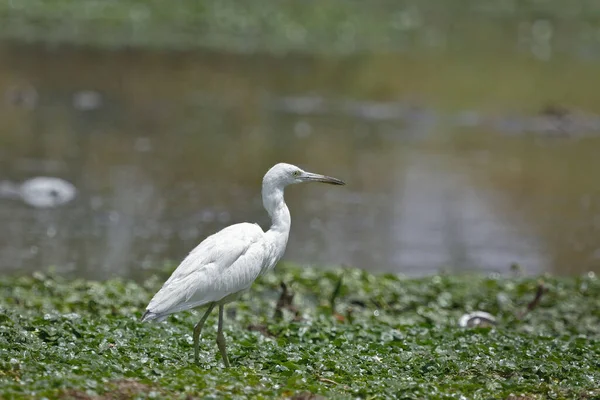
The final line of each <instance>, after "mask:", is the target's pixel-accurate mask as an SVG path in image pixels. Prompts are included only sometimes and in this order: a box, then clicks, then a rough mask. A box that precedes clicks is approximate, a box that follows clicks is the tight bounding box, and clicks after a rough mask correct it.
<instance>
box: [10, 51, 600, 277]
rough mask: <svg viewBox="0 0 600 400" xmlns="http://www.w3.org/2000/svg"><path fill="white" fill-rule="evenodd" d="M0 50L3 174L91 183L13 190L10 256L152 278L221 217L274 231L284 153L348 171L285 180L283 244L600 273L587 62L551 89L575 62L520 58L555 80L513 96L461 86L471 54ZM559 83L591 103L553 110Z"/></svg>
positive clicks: (413, 264) (385, 258) (341, 254)
mask: <svg viewBox="0 0 600 400" xmlns="http://www.w3.org/2000/svg"><path fill="white" fill-rule="evenodd" d="M0 53H1V54H0V56H1V57H0V88H2V90H3V91H4V93H8V94H7V95H6V96H5V101H4V103H3V104H1V105H0V156H1V160H0V163H1V164H0V165H1V171H2V176H0V180H4V181H8V182H23V181H25V180H27V179H29V178H32V177H34V176H56V177H60V178H63V179H65V180H67V181H69V182H72V183H73V184H74V185H75V187H76V188H77V194H78V195H77V197H76V198H75V199H74V200H73V201H72V202H70V203H68V204H64V205H62V206H59V207H56V208H48V209H35V208H32V207H31V206H28V205H26V204H24V203H23V202H22V201H19V199H18V198H15V197H14V196H6V197H5V198H1V199H0V202H1V203H0V204H1V207H0V221H1V223H2V226H3V229H2V230H1V231H0V246H1V247H0V248H1V252H0V271H2V272H26V271H31V270H34V269H40V268H46V267H48V266H50V265H55V266H57V267H59V268H60V269H61V270H62V271H65V272H67V271H72V272H74V273H76V274H80V275H84V276H91V277H96V278H104V277H109V276H113V275H127V276H131V277H138V278H139V277H143V276H145V275H147V274H148V273H149V271H151V270H152V269H153V268H157V267H160V266H162V264H163V263H165V262H176V261H179V260H180V259H182V258H183V257H184V256H185V255H186V254H187V252H188V251H190V250H191V249H192V248H193V247H194V246H195V245H196V244H197V243H198V242H199V241H200V240H202V239H203V238H204V237H206V236H207V235H209V234H210V233H213V232H215V231H216V230H218V229H220V228H222V227H224V226H226V225H229V224H232V223H235V222H240V221H256V222H258V223H259V224H261V226H262V227H263V228H267V227H268V223H269V221H268V218H267V215H266V213H265V212H264V210H263V209H262V204H261V200H260V192H259V191H260V181H261V178H262V175H263V174H264V173H265V172H266V170H267V169H268V168H269V167H270V166H271V165H273V164H274V163H276V162H280V161H285V162H290V163H294V164H298V165H300V166H302V167H305V168H306V169H308V170H310V171H315V172H319V173H324V174H327V175H332V176H336V177H340V178H342V179H344V180H345V181H346V182H347V183H348V184H347V186H345V187H342V188H335V190H332V188H329V187H323V186H321V185H306V186H303V187H292V188H289V189H288V191H287V193H286V199H287V201H288V204H289V206H290V209H291V213H292V232H291V236H290V241H289V244H288V250H287V253H286V256H285V259H287V260H293V261H297V262H301V263H310V264H319V265H330V264H334V265H339V264H348V265H354V266H358V267H363V268H366V269H371V270H389V271H399V272H405V273H409V274H424V273H431V272H434V271H437V270H439V269H440V268H443V269H447V270H463V269H471V268H479V269H485V270H489V271H492V270H493V271H500V272H506V271H508V270H509V267H510V265H511V264H512V263H518V264H520V265H521V266H522V267H523V268H524V270H525V271H527V272H530V273H536V272H540V271H553V272H558V273H575V272H581V271H584V270H588V269H593V270H596V271H598V270H600V257H598V252H600V250H599V249H600V244H598V243H599V242H598V239H600V224H598V221H597V220H598V216H597V215H600V210H599V209H598V207H597V204H598V199H599V198H600V197H599V196H598V195H599V194H600V180H597V179H595V178H591V177H593V175H594V173H593V171H600V165H597V164H599V162H598V161H596V160H597V159H598V157H597V154H598V150H600V143H599V141H598V140H597V139H596V135H597V134H598V132H599V131H600V129H599V126H600V120H599V118H598V117H597V116H596V115H595V114H594V113H593V111H594V110H596V111H597V110H599V109H600V100H599V99H598V97H597V96H598V94H597V91H596V90H595V89H592V88H590V85H589V84H587V83H586V80H588V79H591V77H593V76H595V74H596V72H595V71H596V70H595V69H593V68H590V67H589V65H579V66H578V65H576V64H573V65H570V64H568V65H567V66H566V67H564V66H563V67H562V68H571V69H574V70H575V72H577V73H578V74H579V76H580V79H581V81H580V80H575V81H573V83H572V85H571V86H570V87H569V90H568V93H567V92H563V89H564V87H563V86H562V84H561V83H556V85H555V86H552V85H553V84H554V83H555V82H558V81H559V80H558V77H560V76H561V74H563V73H564V72H565V71H564V70H563V69H561V67H560V65H564V64H560V65H559V66H557V65H555V64H548V66H547V67H543V66H540V65H538V64H529V62H525V61H524V62H523V63H522V64H521V66H522V70H523V73H524V74H529V75H530V76H536V75H535V72H536V71H540V70H542V71H543V72H544V74H542V75H544V76H545V77H546V78H545V79H546V80H545V81H543V82H541V83H543V84H544V85H545V86H544V91H543V93H542V94H540V95H539V97H537V98H536V97H534V94H532V93H530V94H529V97H527V96H525V98H523V97H519V98H518V99H517V100H513V101H512V102H511V101H508V100H507V99H506V98H505V97H504V96H505V95H504V94H503V95H501V96H494V90H490V91H489V93H487V92H486V94H483V93H479V95H477V93H475V92H471V93H465V96H463V97H457V96H456V94H457V93H461V91H460V88H461V87H464V83H465V80H468V79H472V78H471V76H472V75H473V70H472V65H468V66H467V65H466V64H467V62H465V66H464V70H462V69H460V68H457V65H456V64H455V63H453V62H452V60H449V62H448V67H447V68H444V67H443V65H442V64H438V65H439V69H438V70H437V71H435V74H434V73H433V72H432V70H431V69H429V68H426V66H427V65H428V64H429V62H430V61H431V60H430V59H424V60H422V61H421V64H419V62H418V61H417V60H414V59H412V60H406V59H404V58H402V57H395V58H394V57H388V56H386V57H383V58H373V59H371V58H366V59H364V60H356V59H353V60H345V59H335V60H322V59H311V58H309V57H297V58H293V57H292V58H286V59H278V58H276V57H267V56H261V57H259V56H231V55H219V54H214V53H206V54H193V55H185V54H177V55H173V54H159V53H139V54H127V53H99V52H86V51H78V52H77V51H75V52H72V51H66V50H62V51H45V50H41V49H35V48H3V49H2V51H1V52H0ZM472 62H473V61H472V60H469V63H472ZM482 62H484V61H482ZM515 62H519V61H518V60H515ZM67 65H68V66H70V67H71V69H69V70H66V69H65V66H67ZM493 65H495V63H494V62H490V64H489V65H488V64H486V65H484V66H486V67H488V68H487V69H484V70H485V73H484V75H485V74H492V75H494V74H495V75H494V76H490V75H488V76H479V77H477V79H480V80H481V81H485V82H490V88H491V89H493V88H494V87H495V88H497V89H498V90H499V91H502V90H503V89H502V88H503V86H505V85H508V84H510V83H511V82H512V79H514V78H515V76H514V75H508V76H507V75H504V73H505V70H504V69H503V68H501V67H498V69H496V70H494V69H493V68H494V67H493ZM392 68H394V69H395V74H388V75H386V74H381V76H378V75H377V74H375V73H374V72H373V70H381V71H384V72H386V71H391V70H392ZM339 71H343V72H344V74H343V76H342V77H339V76H337V74H338V72H339ZM407 76H409V77H410V80H411V81H410V83H408V84H406V85H403V83H402V82H403V79H405V78H398V77H407ZM334 78H335V79H334ZM473 79H474V78H473ZM536 79H537V78H536ZM332 80H333V81H334V82H335V83H332ZM388 81H389V82H388ZM516 81H517V84H519V82H520V80H519V79H516ZM588 82H589V81H588ZM419 85H420V86H419ZM467 86H468V85H467ZM548 86H549V87H548ZM518 90H519V91H520V93H523V88H522V87H519V88H518ZM531 91H532V92H535V91H536V87H532V88H531ZM579 95H580V97H578V96H579ZM553 96H557V97H553ZM523 99H524V100H523ZM557 99H558V100H562V99H567V100H565V101H568V100H569V99H575V100H572V101H571V102H569V103H568V104H569V105H570V106H571V105H574V106H575V107H578V108H581V109H583V110H586V112H583V111H577V110H576V109H575V110H571V109H569V110H567V111H566V112H563V113H558V114H557V113H556V112H554V111H552V110H550V111H548V110H545V109H543V107H545V106H546V105H547V104H548V103H550V102H552V101H558V100H557ZM518 101H523V103H520V104H516V103H518ZM448 104H452V106H448ZM478 107H479V108H478ZM490 110H493V111H490ZM517 110H537V111H536V112H535V115H534V113H533V112H530V113H529V115H528V114H527V113H526V112H520V113H519V112H517ZM538 111H539V112H538ZM557 121H558V123H557ZM564 121H568V122H565V123H563V122H564ZM506 133H509V135H506ZM557 133H558V134H557ZM581 138H585V142H582V140H584V139H581ZM506 143H510V144H506ZM582 143H583V144H582ZM577 146H579V147H577ZM575 147H577V148H578V149H579V150H576V149H575ZM553 157H557V158H558V159H560V160H561V161H558V162H555V163H554V165H553V164H552V161H551V160H552V159H553ZM560 168H568V172H567V173H565V171H563V170H560ZM594 168H595V169H594ZM586 196H587V197H586ZM573 199H577V201H573ZM581 199H587V200H585V201H583V200H581ZM550 214H551V215H552V217H553V219H552V220H551V221H552V223H549V222H548V221H549V220H548V218H547V217H548V215H550ZM573 226H577V227H579V228H578V229H576V230H574V229H572V227H573ZM595 246H597V248H596V247H595Z"/></svg>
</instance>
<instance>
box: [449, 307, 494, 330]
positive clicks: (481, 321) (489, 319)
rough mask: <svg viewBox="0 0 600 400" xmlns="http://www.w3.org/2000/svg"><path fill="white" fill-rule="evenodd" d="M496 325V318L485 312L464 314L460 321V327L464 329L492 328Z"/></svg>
mask: <svg viewBox="0 0 600 400" xmlns="http://www.w3.org/2000/svg"><path fill="white" fill-rule="evenodd" d="M495 324H496V318H495V317H494V316H493V315H492V314H490V313H487V312H485V311H473V312H472V313H469V314H463V315H462V316H461V317H460V319H459V320H458V325H459V326H460V327H462V328H467V327H469V328H471V327H474V326H490V325H495Z"/></svg>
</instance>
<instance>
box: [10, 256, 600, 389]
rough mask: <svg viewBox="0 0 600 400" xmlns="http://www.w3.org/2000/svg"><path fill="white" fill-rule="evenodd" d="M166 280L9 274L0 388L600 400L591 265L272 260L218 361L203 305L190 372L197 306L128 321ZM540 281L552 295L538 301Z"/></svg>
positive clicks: (598, 313) (238, 312)
mask: <svg viewBox="0 0 600 400" xmlns="http://www.w3.org/2000/svg"><path fill="white" fill-rule="evenodd" d="M340 277H343V279H342V282H341V284H340ZM163 278H164V276H163V277H160V278H158V277H156V278H152V279H149V280H147V281H146V282H144V283H143V284H137V283H134V282H131V281H124V280H121V279H112V280H109V281H106V282H92V281H84V280H78V279H77V280H67V279H65V278H61V277H59V276H56V275H55V274H49V275H46V274H42V273H37V274H34V275H33V276H27V277H13V278H4V279H3V280H2V282H1V283H0V397H3V398H6V399H12V398H29V397H35V398H40V397H43V396H46V397H48V398H57V397H58V398H79V399H82V398H84V399H85V398H94V397H95V396H100V395H102V394H103V393H106V392H107V391H108V392H111V393H112V396H113V397H112V398H130V397H132V396H138V395H139V396H142V397H159V398H161V397H180V398H185V397H186V396H188V395H190V396H192V398H223V397H227V398H247V397H249V396H250V397H258V398H285V397H293V396H300V395H302V394H303V395H304V396H305V397H297V398H309V397H308V395H307V393H313V394H319V395H323V396H326V397H327V398H356V397H360V398H384V397H395V398H440V399H442V398H459V396H460V395H464V396H466V397H467V398H473V399H487V398H504V399H508V398H511V399H516V398H520V399H537V398H555V399H562V398H580V399H591V398H598V397H600V389H599V388H600V279H598V278H597V277H596V276H595V275H593V274H589V275H585V276H581V277H571V278H556V277H545V276H544V277H539V278H535V279H534V278H524V277H510V278H507V277H499V276H481V275H465V276H457V275H452V276H446V275H439V276H433V277H427V278H418V279H416V278H410V279H408V278H401V277H397V276H393V275H372V274H369V273H367V272H363V271H360V270H355V269H346V270H341V269H327V270H319V269H315V268H307V269H302V268H297V267H293V266H289V265H284V266H279V267H278V269H277V270H276V272H275V273H273V274H269V275H268V276H266V277H264V278H262V280H261V281H260V282H258V283H257V284H256V285H255V286H254V288H253V290H252V291H251V293H250V294H249V295H246V297H244V298H243V300H242V301H240V302H237V303H233V304H231V305H230V306H229V307H228V309H226V310H228V311H229V313H228V314H229V315H228V318H227V324H226V335H227V338H228V349H229V353H230V358H231V361H232V364H233V366H234V367H233V368H231V369H229V370H227V369H225V368H223V367H222V364H221V361H220V359H219V356H218V350H217V347H216V344H215V322H216V321H215V314H214V313H213V315H211V318H210V319H209V320H208V323H207V326H206V327H205V330H204V332H203V334H204V335H203V339H202V341H201V365H200V366H196V365H194V364H193V362H192V360H193V352H192V338H191V334H192V327H193V325H194V323H195V322H196V321H197V319H198V318H199V314H200V313H199V312H183V313H180V314H176V315H174V316H172V317H170V318H169V320H168V322H167V323H163V324H141V323H140V322H139V318H140V316H141V313H142V311H143V308H144V307H145V305H146V304H147V302H148V300H149V299H150V297H151V296H152V294H153V293H154V291H155V290H156V289H157V288H158V287H159V286H160V284H161V283H162V279H163ZM282 281H283V282H285V283H286V284H287V286H288V287H289V290H290V291H291V292H286V294H285V296H281V293H282V289H281V286H280V284H281V282H282ZM542 282H543V287H544V288H545V289H546V290H547V291H546V292H545V294H543V295H542V296H541V297H538V300H539V301H537V302H535V301H533V300H534V299H535V298H536V293H537V292H540V293H542V292H543V291H541V290H540V288H541V286H540V284H541V283H542ZM292 294H293V296H292ZM334 294H335V299H332V297H333V296H334ZM278 300H279V302H278ZM277 303H279V309H277V310H276V307H275V305H276V304H277ZM332 304H335V306H334V307H335V312H332V309H331V305H332ZM474 310H484V311H488V312H490V313H492V314H494V315H495V316H496V317H497V324H496V326H495V327H476V328H460V327H458V326H457V321H458V319H459V317H460V316H461V315H462V314H463V313H464V312H465V311H474ZM275 314H277V316H278V317H277V318H274V315H275ZM517 396H523V397H517ZM313 398H314V397H313Z"/></svg>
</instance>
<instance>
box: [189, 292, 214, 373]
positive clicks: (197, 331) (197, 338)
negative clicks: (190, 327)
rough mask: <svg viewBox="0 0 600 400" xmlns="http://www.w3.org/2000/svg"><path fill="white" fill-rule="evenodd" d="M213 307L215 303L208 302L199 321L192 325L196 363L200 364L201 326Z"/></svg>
mask: <svg viewBox="0 0 600 400" xmlns="http://www.w3.org/2000/svg"><path fill="white" fill-rule="evenodd" d="M213 308H215V303H210V304H209V306H208V310H206V312H205V313H204V315H203V316H202V318H200V321H198V323H197V324H196V326H195V327H194V362H195V363H196V364H200V349H199V347H200V332H202V327H203V326H204V323H205V322H206V319H207V318H208V315H209V314H210V312H211V311H212V310H213Z"/></svg>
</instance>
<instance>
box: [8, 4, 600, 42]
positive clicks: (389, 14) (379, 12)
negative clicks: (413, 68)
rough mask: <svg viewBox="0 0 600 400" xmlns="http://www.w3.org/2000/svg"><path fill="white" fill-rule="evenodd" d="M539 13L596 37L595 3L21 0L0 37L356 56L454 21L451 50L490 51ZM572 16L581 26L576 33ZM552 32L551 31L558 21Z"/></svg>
mask: <svg viewBox="0 0 600 400" xmlns="http://www.w3.org/2000/svg"><path fill="white" fill-rule="evenodd" d="M538 19H540V20H543V21H544V22H543V27H547V26H548V24H547V23H546V22H549V23H550V24H557V25H560V26H561V27H562V28H564V29H562V28H561V29H559V30H560V31H561V32H564V33H565V34H568V35H571V36H572V37H573V39H583V40H585V41H589V42H596V41H597V39H595V36H594V27H597V25H598V22H599V21H600V7H599V6H598V2H597V1H595V0H572V1H570V2H565V1H560V0H546V1H536V0H525V1H519V2H514V1H502V2H498V1H495V0H454V1H446V2H443V1H424V0H403V1H383V0H381V1H378V2H375V3H374V2H362V1H346V0H332V1H327V2H315V1H299V0H284V1H278V2H272V1H266V0H256V1H252V2H248V1H243V0H220V1H208V2H198V1H194V0H185V1H177V2H164V1H159V0H149V1H148V0H147V1H139V0H54V1H46V0H19V1H2V2H0V38H4V39H12V40H19V41H30V42H43V43H47V44H57V43H58V44H64V43H68V44H76V45H86V46H100V47H108V48H120V47H132V46H133V47H149V48H162V49H190V48H197V47H204V48H207V47H208V48H216V49H220V50H224V49H227V50H231V51H241V52H253V51H256V50H259V51H265V50H266V51H276V52H278V51H290V50H292V51H310V52H313V51H317V52H326V53H353V52H355V51H360V52H363V51H366V52H371V51H389V50H392V51H395V50H404V49H406V48H407V47H411V46H414V45H416V46H423V47H428V46H436V45H441V44H445V42H446V40H447V39H448V38H447V36H448V35H449V34H452V35H453V34H454V33H455V31H456V28H457V27H460V30H461V31H462V36H460V37H455V38H454V39H455V40H454V44H455V45H456V46H455V47H456V48H461V47H463V43H464V42H465V40H463V39H469V42H470V43H472V42H473V36H474V35H473V34H474V33H475V36H479V37H481V36H485V39H484V38H482V39H481V40H480V44H481V47H482V48H490V47H489V45H490V40H492V41H493V40H494V39H493V37H490V34H491V35H495V34H497V35H500V36H502V35H506V32H507V31H506V29H505V28H506V27H507V25H508V26H510V27H511V29H510V30H511V31H513V32H514V34H516V33H517V30H518V29H522V26H519V24H518V23H519V22H520V21H526V22H534V21H536V20H538ZM574 20H576V21H579V22H581V23H582V24H581V26H580V27H578V28H577V29H575V30H574V29H573V21H574ZM490 24H493V25H496V28H497V29H496V31H494V30H493V29H492V30H490V29H489V27H490ZM544 29H546V30H544ZM544 29H541V30H542V31H543V32H546V31H547V28H544ZM551 29H552V30H551V31H550V32H551V33H556V32H555V30H557V27H556V26H555V27H553V28H551ZM537 31H540V29H537ZM494 32H495V33H494ZM543 32H542V33H541V34H542V35H543V34H544V33H543ZM596 43H597V42H596ZM510 46H511V48H512V46H514V43H510ZM494 51H497V49H496V48H495V49H494Z"/></svg>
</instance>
